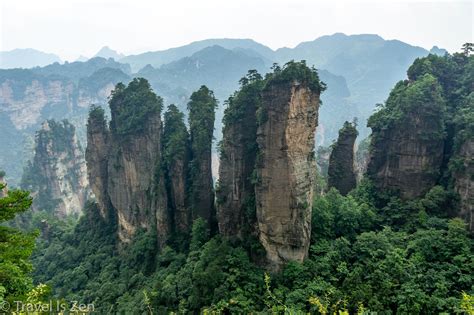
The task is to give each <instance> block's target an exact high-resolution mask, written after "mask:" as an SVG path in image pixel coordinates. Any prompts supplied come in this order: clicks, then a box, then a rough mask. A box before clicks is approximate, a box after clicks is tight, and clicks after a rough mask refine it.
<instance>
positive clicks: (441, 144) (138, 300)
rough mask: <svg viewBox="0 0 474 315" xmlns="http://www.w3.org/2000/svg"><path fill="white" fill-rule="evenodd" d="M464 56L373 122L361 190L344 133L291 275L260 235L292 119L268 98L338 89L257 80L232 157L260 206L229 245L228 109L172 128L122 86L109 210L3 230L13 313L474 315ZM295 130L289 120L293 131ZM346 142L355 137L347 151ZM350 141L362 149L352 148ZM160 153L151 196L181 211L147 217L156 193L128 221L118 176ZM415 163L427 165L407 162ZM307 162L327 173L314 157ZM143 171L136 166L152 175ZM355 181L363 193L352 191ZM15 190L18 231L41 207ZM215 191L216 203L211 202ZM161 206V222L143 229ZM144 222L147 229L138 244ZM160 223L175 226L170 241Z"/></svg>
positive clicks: (195, 98)
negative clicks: (18, 309)
mask: <svg viewBox="0 0 474 315" xmlns="http://www.w3.org/2000/svg"><path fill="white" fill-rule="evenodd" d="M464 48H465V50H464V51H463V52H461V53H455V54H453V55H449V54H446V55H444V56H442V57H441V56H436V55H431V54H430V55H429V56H427V57H423V58H419V59H416V60H415V62H414V63H413V64H412V65H411V66H410V68H409V69H408V71H407V74H408V77H407V79H406V80H403V81H400V82H399V83H397V84H396V85H395V87H394V88H393V89H392V91H391V93H390V95H389V96H388V98H387V101H386V102H385V103H384V104H381V105H380V106H379V108H378V110H377V111H376V112H375V113H374V114H373V115H372V116H371V117H370V119H369V121H368V127H370V128H371V130H372V134H371V136H370V138H369V140H368V141H369V143H370V144H369V145H368V150H369V153H370V154H369V155H370V157H367V158H368V159H369V161H368V167H367V172H366V174H365V175H364V176H362V178H361V179H357V184H356V183H355V182H356V173H355V170H354V168H353V167H354V166H353V164H354V163H349V164H348V163H346V162H347V159H348V160H353V159H356V158H357V157H354V154H353V153H354V151H353V146H354V139H355V137H357V129H356V128H357V126H356V124H355V123H346V124H344V126H341V127H342V129H341V131H340V132H339V137H340V138H339V139H338V141H337V142H336V143H335V144H334V145H333V147H332V150H336V149H337V150H341V152H342V153H341V154H339V156H340V157H339V158H338V155H337V154H336V151H333V152H334V154H332V155H331V159H330V161H329V163H330V164H329V174H328V176H329V185H328V183H327V182H326V181H327V178H326V177H322V176H320V175H317V174H314V176H317V179H311V181H309V182H308V183H312V184H314V186H317V187H315V188H314V194H313V195H312V196H311V198H312V200H311V202H310V203H304V204H303V203H302V204H298V205H297V206H296V208H298V209H299V210H302V209H303V210H304V209H305V208H308V207H310V212H309V213H310V214H311V217H310V235H308V237H309V239H308V252H307V254H306V257H305V259H304V260H302V261H289V262H287V263H285V265H284V266H283V267H282V268H281V269H279V270H278V271H275V270H273V269H271V268H270V269H269V268H267V267H268V265H266V263H265V252H266V250H268V248H267V247H266V246H268V244H266V243H263V244H262V243H261V238H260V242H259V240H258V235H257V234H258V233H259V231H262V227H261V226H262V218H261V216H262V215H261V213H260V212H258V211H259V208H261V207H263V206H262V205H261V204H260V201H259V200H261V199H262V197H261V196H262V195H263V194H262V193H261V190H262V187H263V186H264V185H262V180H264V179H262V176H263V175H265V172H266V170H265V168H264V166H265V165H263V166H262V165H261V164H262V163H263V164H264V163H268V162H265V161H266V160H268V159H269V155H268V154H267V156H264V154H263V153H264V152H265V153H266V152H267V151H265V150H266V149H268V147H265V145H262V143H263V141H264V140H265V139H264V138H262V134H263V135H265V131H266V130H267V129H265V128H267V125H268V124H270V122H273V121H275V120H272V119H275V115H277V114H278V113H275V112H274V111H272V110H275V111H277V112H278V110H277V109H275V106H276V105H275V104H273V103H269V102H267V100H268V99H269V95H270V96H271V97H274V98H275V99H277V98H281V99H283V98H285V97H287V95H286V94H284V93H283V92H282V91H284V89H287V90H289V91H291V93H294V94H291V95H290V96H291V97H290V96H288V97H289V99H291V100H293V99H294V98H297V97H293V96H294V95H297V96H298V97H299V99H302V100H305V101H306V100H307V102H313V100H316V98H317V97H319V94H320V93H323V92H324V90H325V88H326V86H325V84H324V83H323V82H321V81H320V80H319V77H318V73H317V71H316V70H315V69H312V68H309V67H307V66H306V64H305V63H304V62H289V63H287V64H286V65H284V66H282V67H280V66H278V65H274V67H273V68H272V70H273V72H272V73H269V74H267V75H265V76H262V75H260V74H258V73H257V72H256V71H249V73H248V75H247V76H245V77H244V78H242V79H241V80H240V88H239V90H238V91H236V92H235V93H234V94H233V95H232V96H231V97H230V98H229V99H228V100H227V102H226V104H227V109H226V111H225V113H224V119H223V125H224V127H223V130H224V137H223V140H222V141H221V143H220V150H221V160H225V159H226V154H230V152H231V151H232V154H233V155H235V154H238V153H239V152H241V155H242V157H243V158H242V160H243V162H239V163H241V165H242V169H243V171H242V174H246V175H245V176H243V179H242V187H246V188H245V189H246V190H245V192H246V194H244V195H245V198H246V199H245V200H242V201H241V202H239V204H238V205H239V208H238V209H237V208H235V209H234V211H235V213H241V215H239V217H238V218H236V219H235V220H236V221H235V222H238V227H237V228H235V227H233V230H235V231H237V232H229V233H219V231H220V230H221V229H222V227H221V226H222V224H221V222H219V223H218V222H217V221H215V220H216V219H215V217H216V211H217V217H219V215H220V214H219V211H220V210H219V209H221V208H219V207H222V206H221V205H222V204H223V203H225V199H220V197H222V196H223V197H225V196H226V195H225V193H223V189H225V181H224V179H223V178H220V179H219V182H218V183H217V185H216V191H215V192H214V188H213V187H212V186H209V185H208V184H209V183H210V182H211V181H212V178H210V176H211V175H210V174H211V173H210V163H211V156H210V152H211V145H212V135H213V132H212V131H213V128H214V118H215V108H216V99H215V97H214V95H213V93H212V91H210V90H209V89H208V88H207V87H205V86H202V87H201V88H200V89H198V90H197V91H196V92H194V93H193V94H192V96H191V98H190V101H189V103H188V110H189V114H188V115H189V121H188V125H186V123H185V121H184V119H185V116H186V115H185V114H184V113H182V112H181V111H179V109H178V108H177V107H176V106H174V105H170V106H169V107H168V109H167V111H166V112H165V113H164V126H161V120H160V119H159V117H160V115H161V110H162V107H163V104H162V99H161V98H160V97H159V96H157V95H156V94H155V93H154V92H153V91H152V90H151V88H150V85H149V84H148V83H147V81H146V80H144V79H134V80H133V81H132V82H131V83H130V84H129V85H128V86H126V85H124V84H121V83H119V84H118V85H117V86H116V88H115V91H114V92H113V94H112V97H111V99H110V107H111V113H112V120H111V122H110V123H107V122H106V121H105V118H104V112H103V110H101V109H98V108H93V109H92V110H91V112H90V116H89V125H91V124H93V122H94V121H97V126H96V127H97V128H98V129H100V130H101V131H100V132H101V133H102V135H104V137H107V138H106V139H108V140H107V141H105V142H107V143H110V146H109V147H108V148H107V150H105V151H107V153H106V154H108V155H107V156H106V155H103V159H108V162H107V163H108V168H107V172H108V173H107V176H106V177H108V178H107V182H104V183H103V187H105V188H103V191H104V194H103V195H102V196H101V197H100V198H102V199H101V200H105V199H104V198H108V199H107V200H106V202H97V201H98V200H99V199H100V198H99V197H98V196H96V197H97V200H94V199H91V200H89V201H88V202H87V204H86V206H85V209H84V214H83V215H82V216H81V217H80V218H79V219H78V221H77V222H76V221H74V220H65V219H63V218H58V217H57V216H55V215H54V214H52V213H51V212H47V211H35V212H34V213H32V214H30V216H29V220H28V222H27V223H25V220H17V221H15V222H14V223H10V224H9V226H8V227H7V226H4V225H1V226H0V244H1V250H0V303H4V302H8V303H10V304H11V305H13V303H14V301H28V302H30V303H49V301H50V300H51V299H53V300H54V301H55V303H60V302H61V301H63V302H65V303H69V302H70V301H80V302H81V303H85V304H93V305H94V308H95V309H94V310H95V311H96V312H98V313H100V314H108V313H121V314H137V313H138V314H145V313H146V314H168V313H216V314H220V313H224V314H229V313H237V314H243V313H274V314H279V313H281V314H287V313H288V314H293V313H311V314H369V313H372V312H376V314H436V313H454V314H455V313H459V314H473V313H474V291H473V290H474V281H473V280H474V279H473V278H474V255H473V253H474V252H473V249H474V241H473V238H472V233H473V227H472V224H473V223H472V222H473V221H472V220H473V218H472V215H473V214H472V204H473V200H472V198H473V197H472V191H470V192H469V189H468V191H467V194H466V193H464V192H465V185H466V182H469V181H470V182H472V181H473V176H474V174H473V162H472V155H470V154H472V151H469V150H470V149H469V148H470V146H472V139H473V138H474V94H473V86H474V56H472V55H470V53H471V50H472V48H471V47H470V46H469V45H467V44H466V45H465V46H464ZM295 82H296V83H295ZM301 87H306V88H307V89H306V90H299V89H300V88H301ZM301 89H303V88H301ZM294 91H301V94H295V93H299V92H294ZM301 102H303V103H304V101H301ZM314 103H317V101H314ZM132 104H133V105H137V104H138V105H137V106H135V107H132V106H131V105H132ZM298 104H299V103H297V104H296V105H295V106H298ZM272 106H274V107H273V108H272ZM321 106H325V104H322V105H321ZM120 108H122V109H123V110H121V111H118V109H120ZM290 110H291V109H290ZM290 113H291V114H292V113H293V112H291V111H290ZM298 114H299V115H300V116H301V115H302V114H301V113H300V112H298ZM306 114H307V115H309V116H308V117H312V116H310V114H312V113H310V114H308V113H306ZM287 116H291V115H290V114H288V115H287ZM295 116H298V115H295ZM248 117H252V118H251V119H249V118H248ZM277 118H278V117H277ZM157 121H160V122H157ZM316 121H317V117H316ZM246 123H248V125H245V124H246ZM108 126H110V130H109V129H108V128H109V127H108ZM88 127H89V126H88ZM291 127H292V125H291V122H288V126H287V127H286V128H287V129H291ZM311 127H312V128H315V127H316V126H315V125H314V124H313V125H312V126H311ZM188 128H189V130H188ZM161 129H163V130H162V131H161ZM157 132H160V133H162V137H161V138H160V139H159V140H156V141H155V140H153V141H152V142H146V141H148V140H149V138H152V136H153V135H155V134H156V133H157ZM88 133H89V134H90V133H91V131H90V129H88ZM134 134H139V135H140V138H134V139H139V140H137V141H136V142H133V141H132V140H130V137H129V136H130V135H134ZM97 135H98V133H95V134H94V135H92V136H94V137H96V136H97ZM226 135H227V137H226ZM235 135H237V136H238V137H233V136H235ZM92 136H91V137H92ZM347 136H349V137H352V138H353V139H352V138H351V140H350V141H349V142H344V141H343V137H347ZM313 137H314V132H313ZM89 139H97V138H89ZM309 140H313V141H314V138H312V139H311V138H309ZM226 141H227V142H226ZM150 143H151V144H150ZM348 143H349V144H348ZM342 144H345V145H346V147H347V146H348V147H349V148H350V150H349V151H347V150H346V151H343V150H344V147H343V146H342ZM151 145H153V146H155V145H156V147H158V148H159V150H161V152H162V153H161V157H158V156H155V155H154V154H152V153H150V154H148V155H140V156H139V159H137V160H139V162H140V163H141V162H143V161H145V162H147V161H148V162H152V163H153V166H152V167H151V166H150V167H149V168H148V169H152V170H153V172H151V173H152V174H149V180H150V183H152V184H151V185H149V186H146V192H147V194H148V195H147V196H150V195H152V196H155V197H150V198H152V199H151V200H153V198H158V197H159V198H164V199H166V200H167V204H168V205H167V206H165V208H163V205H162V204H156V203H154V202H150V203H149V204H146V203H144V206H143V207H142V205H141V204H140V202H141V197H140V198H139V197H136V196H137V194H136V193H135V192H134V191H131V192H129V191H127V192H126V194H128V195H129V196H131V197H130V200H132V201H133V200H134V199H133V198H137V200H139V201H138V202H137V204H138V205H139V206H137V207H136V208H134V209H133V210H132V211H133V213H131V214H130V217H129V218H126V219H123V218H122V217H121V215H122V213H121V212H120V211H116V212H114V211H113V210H116V209H115V208H117V204H118V202H116V201H115V199H114V198H116V196H115V194H116V192H117V191H119V192H120V191H122V190H126V189H127V187H120V185H121V184H123V183H124V182H121V181H120V180H117V181H115V182H114V180H113V178H112V179H111V178H110V176H112V175H113V174H118V175H117V178H118V177H119V176H124V178H127V180H129V177H126V176H128V175H127V174H128V173H127V167H129V165H127V164H126V163H124V162H123V161H125V158H123V156H125V157H126V156H127V154H133V153H134V152H138V151H140V152H143V150H141V149H140V148H146V150H148V149H149V148H150V146H151ZM152 148H153V147H152ZM99 149H100V148H99V147H97V148H96V150H97V152H96V153H97V154H98V153H100V152H99ZM139 149H140V150H139ZM88 150H89V149H88ZM268 152H269V150H268ZM344 152H349V155H347V154H346V155H345V153H344ZM351 152H352V154H351ZM466 152H468V153H466ZM469 152H471V153H469ZM87 154H88V153H86V157H87ZM140 154H145V153H140ZM416 154H418V156H416V157H417V158H419V159H415V158H413V159H409V158H406V156H408V157H413V156H415V155H416ZM105 156H106V157H105ZM317 156H318V155H316V159H317ZM400 156H402V157H400ZM279 158H280V157H279ZM304 158H305V161H306V162H307V163H308V164H307V165H312V164H311V163H312V162H313V160H314V159H315V152H314V150H313V152H310V154H308V156H307V157H306V156H305V157H304ZM403 158H406V160H402V161H401V162H400V160H399V159H403ZM415 160H416V161H415ZM229 161H230V160H229ZM232 161H233V160H232ZM239 161H240V160H239ZM420 161H422V162H420ZM316 162H317V161H316ZM298 165H300V164H298ZM407 165H408V166H407ZM140 167H141V165H139V164H138V162H137V165H136V167H135V168H136V169H137V173H140V169H139V168H140ZM314 168H315V169H316V167H314ZM122 174H125V175H122ZM221 174H222V173H221ZM224 174H225V172H224ZM262 174H263V175H262ZM308 174H312V173H311V172H308ZM348 174H349V175H350V178H349V179H348V181H349V184H347V183H346V182H344V183H341V182H340V181H341V180H343V179H345V178H346V177H347V176H346V175H348ZM386 174H389V176H387V175H386ZM2 175H3V174H2ZM247 175H249V176H247ZM1 177H3V176H0V178H1ZM104 178H105V177H104ZM130 178H132V177H130ZM130 180H133V178H132V179H130ZM0 185H1V186H0V190H1V191H2V192H0V197H1V198H0V210H1V211H0V222H1V223H3V222H6V221H9V220H10V222H11V220H12V219H13V218H14V217H15V216H16V215H19V216H20V215H21V213H23V212H25V211H26V210H27V209H28V207H29V206H30V204H31V198H30V197H29V194H28V193H27V192H25V191H21V190H10V191H6V190H5V189H4V187H5V185H4V184H0ZM139 185H142V186H143V185H145V184H144V183H143V182H140V183H139V184H137V186H139ZM206 185H207V186H206ZM259 185H261V186H259ZM471 185H472V184H471ZM101 187H102V186H101ZM160 187H162V188H160ZM180 187H181V188H183V189H184V190H182V191H185V192H186V194H185V195H183V196H181V195H180V194H179V189H181V188H180ZM341 187H343V188H341ZM2 189H3V190H2ZM160 189H163V191H158V190H160ZM338 189H339V190H338ZM312 190H313V188H311V191H312ZM182 191H181V192H182ZM214 193H215V194H216V195H217V198H216V204H214V203H213V202H212V200H210V199H209V198H210V197H209V196H212V198H214ZM156 196H158V197H156ZM206 198H207V199H206ZM118 199H119V198H118ZM99 201H100V200H99ZM264 201H265V200H264ZM120 202H122V201H120ZM126 202H128V201H126ZM104 205H106V208H107V207H108V208H107V209H109V214H108V215H104V209H103V208H104ZM215 207H217V210H216V209H215ZM298 209H297V210H298ZM152 210H153V211H155V213H157V215H156V216H157V219H156V220H157V222H148V223H147V224H141V222H142V221H144V220H147V218H150V211H152ZM299 210H298V211H299ZM311 210H312V211H311ZM186 211H189V213H188V214H187V212H186ZM221 214H222V212H221ZM164 221H166V222H165V223H163V222H164ZM124 222H125V223H124ZM129 223H130V224H136V226H138V228H135V229H134V230H133V233H132V232H131V229H130V228H128V226H127V224H129ZM12 226H13V227H12ZM157 226H158V228H157ZM160 227H163V229H166V231H168V230H169V232H167V233H166V236H164V235H163V229H160ZM227 227H228V225H227ZM20 229H21V230H26V231H28V232H21V231H20ZM259 229H260V230H259ZM29 231H34V232H29ZM117 231H118V232H117ZM118 233H121V234H120V235H127V237H123V238H121V236H118ZM35 238H36V243H35ZM262 245H263V246H262ZM267 257H268V256H267Z"/></svg>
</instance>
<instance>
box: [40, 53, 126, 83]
mask: <svg viewBox="0 0 474 315" xmlns="http://www.w3.org/2000/svg"><path fill="white" fill-rule="evenodd" d="M102 68H115V69H120V70H121V71H122V72H124V73H126V74H130V73H131V70H130V66H129V65H127V64H122V63H119V62H116V61H114V60H113V59H105V58H102V57H95V58H91V59H89V60H87V61H86V62H81V61H74V62H67V61H66V62H65V63H64V64H59V63H57V62H56V63H53V64H51V65H48V66H46V67H37V68H33V69H32V71H33V72H34V73H37V74H41V75H45V76H48V75H55V76H63V77H66V78H69V79H72V80H74V81H78V80H80V79H81V78H84V77H88V76H90V75H91V74H92V73H94V72H95V71H97V70H99V69H102Z"/></svg>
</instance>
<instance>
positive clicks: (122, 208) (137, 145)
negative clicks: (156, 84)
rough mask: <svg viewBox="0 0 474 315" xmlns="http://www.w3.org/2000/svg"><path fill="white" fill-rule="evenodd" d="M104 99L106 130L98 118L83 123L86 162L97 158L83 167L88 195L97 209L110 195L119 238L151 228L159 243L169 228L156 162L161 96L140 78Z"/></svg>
mask: <svg viewBox="0 0 474 315" xmlns="http://www.w3.org/2000/svg"><path fill="white" fill-rule="evenodd" d="M109 104H110V110H111V115H112V117H111V121H110V130H109V131H107V130H106V127H105V124H104V123H103V119H102V121H101V119H100V117H99V119H94V118H92V117H90V118H89V121H90V122H95V123H94V124H89V126H88V135H89V136H90V140H92V141H91V142H90V143H88V147H89V148H88V150H87V151H88V154H87V159H88V164H89V165H91V166H92V164H94V163H97V162H99V164H98V165H96V167H91V169H90V170H89V176H90V178H91V182H92V183H93V186H92V188H93V191H94V194H95V195H96V196H97V199H98V202H99V205H100V207H101V208H103V209H106V204H107V202H108V200H110V206H111V208H112V210H113V211H114V214H115V216H116V219H117V224H118V227H117V229H118V237H119V239H120V240H121V241H122V242H125V243H126V242H129V241H130V240H131V238H132V236H133V235H134V233H135V232H136V230H137V229H139V228H144V229H147V230H150V229H156V230H157V235H158V241H159V242H160V244H164V242H165V241H166V239H167V237H168V236H169V230H170V227H169V218H168V212H167V200H166V190H165V182H164V174H163V172H162V167H161V128H162V127H161V117H160V114H161V108H162V100H161V98H159V97H158V96H156V94H155V93H153V91H152V90H151V88H150V85H149V84H148V82H147V81H146V80H145V79H134V80H133V81H132V82H130V84H129V85H128V86H125V85H123V84H121V83H119V84H117V86H116V88H115V90H114V91H113V93H112V97H111V99H110V102H109ZM92 113H93V112H91V114H92ZM99 116H100V115H99ZM96 120H97V121H96ZM106 142H107V143H106ZM105 160H106V161H107V168H106V171H105V169H104V164H105ZM95 177H99V178H98V179H95ZM101 211H102V210H101Z"/></svg>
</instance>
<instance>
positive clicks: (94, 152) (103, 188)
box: [86, 107, 111, 219]
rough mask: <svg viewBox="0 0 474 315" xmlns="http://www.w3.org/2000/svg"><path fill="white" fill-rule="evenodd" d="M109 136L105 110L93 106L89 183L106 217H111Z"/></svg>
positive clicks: (88, 163) (88, 138) (87, 150)
mask: <svg viewBox="0 0 474 315" xmlns="http://www.w3.org/2000/svg"><path fill="white" fill-rule="evenodd" d="M109 137H110V135H109V130H108V127H107V122H106V120H105V116H104V111H103V110H102V109H101V108H100V107H95V108H93V109H92V110H91V111H90V114H89V119H88V121H87V148H86V161H87V174H88V178H89V185H90V187H91V189H92V191H93V192H94V195H95V198H96V201H97V204H98V206H99V211H100V214H101V216H102V217H103V218H104V219H108V218H109V215H110V212H109V210H110V208H111V204H110V198H109V194H108V191H107V188H108V184H107V183H108V171H107V165H108V151H109Z"/></svg>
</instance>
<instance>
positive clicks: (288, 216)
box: [255, 62, 323, 271]
mask: <svg viewBox="0 0 474 315" xmlns="http://www.w3.org/2000/svg"><path fill="white" fill-rule="evenodd" d="M322 89H323V86H322V85H321V83H320V81H319V78H318V76H317V73H316V71H315V70H312V69H309V68H308V67H307V66H306V65H305V63H304V62H301V63H295V62H290V63H288V64H286V65H285V67H284V68H283V69H278V68H277V69H275V73H273V74H272V75H271V77H270V78H268V79H267V82H266V86H265V88H264V90H263V93H262V104H261V107H260V108H259V110H258V116H257V119H258V123H259V125H258V130H257V143H258V149H259V153H258V156H257V162H256V171H257V178H256V181H257V183H256V189H255V191H256V208H257V221H258V228H259V233H260V236H259V238H260V242H261V243H262V245H263V247H264V248H265V250H266V253H267V254H266V255H267V261H268V268H269V269H270V270H273V271H277V270H279V269H280V268H281V266H282V265H283V264H284V263H286V262H287V261H291V260H296V261H302V260H303V259H304V258H305V257H306V256H307V254H308V248H309V242H310V234H311V208H312V199H313V178H314V175H315V174H314V172H315V169H316V165H315V161H314V146H315V143H314V136H315V131H316V126H317V124H318V109H319V95H320V92H321V91H322Z"/></svg>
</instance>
